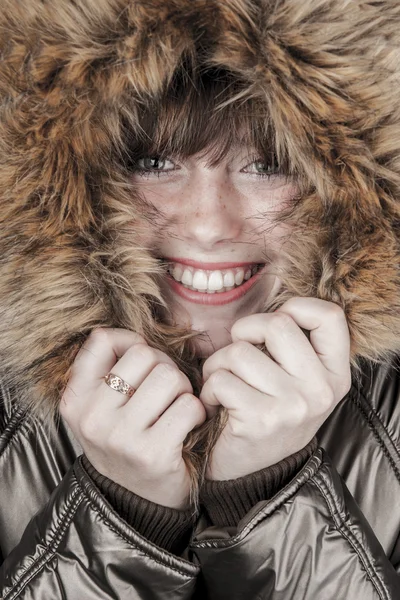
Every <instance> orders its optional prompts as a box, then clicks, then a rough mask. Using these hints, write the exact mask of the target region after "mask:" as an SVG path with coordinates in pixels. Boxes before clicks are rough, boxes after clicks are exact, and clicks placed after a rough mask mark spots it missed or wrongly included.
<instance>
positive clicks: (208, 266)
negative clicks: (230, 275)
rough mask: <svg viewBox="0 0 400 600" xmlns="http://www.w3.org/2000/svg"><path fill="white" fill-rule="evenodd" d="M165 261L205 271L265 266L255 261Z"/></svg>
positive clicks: (178, 259) (166, 258)
mask: <svg viewBox="0 0 400 600" xmlns="http://www.w3.org/2000/svg"><path fill="white" fill-rule="evenodd" d="M164 260H166V261H168V262H174V263H181V264H183V265H188V267H194V268H195V269H204V270H209V271H213V270H217V269H233V268H234V267H249V266H253V265H259V264H263V263H262V262H261V261H253V262H213V263H210V262H199V261H197V260H192V259H190V258H174V257H170V256H166V257H165V258H164Z"/></svg>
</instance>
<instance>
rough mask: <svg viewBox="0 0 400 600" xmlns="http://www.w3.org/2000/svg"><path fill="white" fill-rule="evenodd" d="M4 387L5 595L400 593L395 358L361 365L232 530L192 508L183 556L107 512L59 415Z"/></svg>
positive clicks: (292, 598)
mask: <svg viewBox="0 0 400 600" xmlns="http://www.w3.org/2000/svg"><path fill="white" fill-rule="evenodd" d="M3 396H4V397H5V412H4V413H3V415H2V430H1V437H0V443H1V446H0V452H1V454H0V469H1V470H0V475H1V482H2V485H1V488H0V531H1V539H0V544H1V553H2V556H3V558H4V563H3V565H2V567H1V575H0V590H1V597H2V599H3V600H14V599H16V598H23V599H24V600H28V599H29V600H30V599H35V600H38V599H39V598H40V599H47V598H48V599H50V598H51V599H56V598H60V599H61V598H67V599H68V600H73V599H75V598H85V599H88V600H89V599H90V600H91V599H93V600H99V599H106V598H107V599H108V598H121V599H122V598H127V599H128V598H138V599H139V598H140V599H143V600H147V599H160V600H161V599H165V598H174V599H189V598H201V599H203V598H204V599H207V598H208V599H210V600H225V599H227V598H229V599H232V600H235V599H241V600H244V599H250V598H251V599H254V600H255V599H261V598H262V599H268V600H278V599H279V600H306V599H307V600H315V599H316V598H318V599H324V600H325V599H326V600H328V599H334V598H338V599H339V598H340V599H349V600H350V599H351V600H358V599H359V600H370V599H371V600H372V599H379V600H384V599H385V600H396V599H398V598H400V502H399V498H400V365H399V364H396V363H394V364H392V365H383V364H382V365H378V366H373V367H372V366H371V365H367V364H366V365H365V369H364V376H363V380H362V384H361V385H359V384H356V383H355V384H354V385H353V386H352V389H351V391H350V392H349V394H348V395H347V397H346V398H345V399H344V400H343V401H342V402H341V403H340V405H339V406H338V407H337V408H336V410H335V411H334V413H333V414H332V415H331V417H330V418H329V419H328V420H327V421H326V423H325V424H324V426H323V427H322V429H321V431H320V432H319V435H318V439H319V444H320V447H319V448H318V449H317V451H316V452H315V453H314V455H313V456H312V457H311V458H310V460H309V461H308V463H307V464H306V465H305V466H304V468H303V469H302V470H301V472H300V473H298V475H297V476H296V477H295V478H294V479H293V480H292V481H291V482H290V483H289V484H288V485H287V486H286V487H285V488H284V489H282V490H281V491H280V492H279V493H278V494H277V495H276V496H275V497H274V498H272V499H271V500H269V501H265V502H260V503H258V504H257V505H256V506H254V507H253V509H252V510H251V511H250V512H249V513H248V514H247V515H246V516H245V517H244V518H243V519H242V520H241V521H240V523H239V524H238V526H237V529H233V528H218V527H213V526H210V525H209V523H207V519H206V517H205V516H204V515H201V516H200V518H199V520H198V522H197V525H196V527H195V530H194V531H193V535H192V538H191V541H190V544H189V547H188V548H187V549H186V550H185V552H184V553H183V554H182V555H181V556H179V557H178V556H175V555H172V554H169V553H168V552H166V551H164V550H162V549H160V548H158V547H157V546H155V545H154V544H152V543H150V542H148V541H147V540H146V539H144V538H142V537H141V536H140V535H139V534H138V533H137V532H135V530H134V529H132V528H131V527H130V526H129V525H127V524H126V522H124V521H123V519H121V518H120V517H119V515H118V514H116V513H115V511H113V509H112V508H111V507H110V506H109V505H108V503H107V502H106V501H105V500H104V498H103V497H102V496H101V495H100V494H99V493H98V492H97V490H96V488H95V486H94V485H93V483H92V482H91V480H90V479H89V478H88V477H87V475H86V474H85V472H84V470H83V469H82V467H81V465H80V459H79V452H80V450H79V447H78V446H77V444H76V441H74V440H73V438H72V437H71V435H70V433H69V432H68V431H67V429H66V428H65V427H64V425H63V424H62V423H61V424H60V427H59V429H58V431H57V432H54V433H53V434H50V433H49V431H46V428H44V427H43V426H41V425H40V424H34V423H33V422H32V420H31V419H30V418H29V417H26V416H25V417H24V416H23V415H22V414H21V411H19V410H18V409H17V408H16V403H15V399H14V400H13V398H11V397H8V398H7V397H6V390H3Z"/></svg>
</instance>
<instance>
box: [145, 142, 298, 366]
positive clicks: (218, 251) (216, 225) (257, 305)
mask: <svg viewBox="0 0 400 600" xmlns="http://www.w3.org/2000/svg"><path fill="white" fill-rule="evenodd" d="M207 158H208V157H207V153H202V155H201V156H199V155H195V156H192V157H189V158H187V159H185V160H181V161H177V160H174V159H173V158H163V159H161V158H160V157H157V156H148V157H142V158H140V159H138V161H137V167H136V169H137V170H136V172H135V173H134V175H133V179H134V183H135V186H136V187H137V189H138V190H139V191H140V193H141V195H142V197H143V198H144V199H145V200H146V201H147V202H148V203H150V204H151V205H152V206H153V207H154V208H155V209H156V210H157V212H158V214H159V218H158V219H157V221H156V222H153V225H151V224H149V226H148V231H147V239H146V240H143V241H145V243H146V245H147V246H148V247H149V248H152V249H153V252H154V253H155V255H156V256H157V257H158V258H160V259H162V260H164V261H166V262H167V263H169V274H167V275H166V276H165V278H164V279H163V281H162V283H161V285H162V291H163V293H164V297H165V298H166V300H167V303H168V306H169V307H170V314H169V315H168V320H169V321H170V323H171V324H176V325H186V326H190V327H191V328H192V329H193V330H196V331H203V332H205V333H206V336H204V337H202V338H198V339H197V345H198V352H199V355H201V356H208V355H209V354H211V353H212V352H214V351H216V350H217V349H219V348H221V347H223V346H226V345H227V344H229V343H230V342H231V338H230V333H229V332H230V329H231V327H232V325H233V323H234V322H235V321H236V320H237V319H239V318H241V317H244V316H246V315H250V314H253V313H257V312H261V310H262V306H263V305H264V304H265V301H266V299H267V298H270V297H271V296H273V295H275V294H276V293H277V291H278V290H279V287H280V280H279V277H278V276H277V274H276V273H277V266H278V264H279V250H280V247H281V245H282V242H283V241H284V236H285V234H287V230H286V229H285V226H284V225H283V224H275V223H274V217H275V215H276V213H277V211H279V210H281V209H282V208H283V207H284V206H285V205H286V204H287V202H288V200H290V198H292V197H293V195H294V194H295V192H296V188H295V186H294V184H293V182H291V181H289V180H288V178H287V177H286V176H285V175H282V174H280V173H279V172H277V169H276V166H274V165H268V164H266V162H265V161H264V160H263V158H262V157H260V156H259V155H257V153H256V151H255V150H254V148H250V147H240V148H238V147H237V148H233V149H232V150H231V151H230V152H229V153H228V154H227V155H226V156H225V157H224V158H223V159H222V160H220V161H219V163H218V165H217V166H211V165H210V164H209V163H208V161H207Z"/></svg>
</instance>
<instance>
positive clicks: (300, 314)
mask: <svg viewBox="0 0 400 600" xmlns="http://www.w3.org/2000/svg"><path fill="white" fill-rule="evenodd" d="M276 312H283V313H285V314H287V315H289V316H290V317H292V319H293V320H294V321H295V322H296V323H297V325H298V326H299V327H301V328H303V329H305V330H308V331H310V344H311V346H312V347H313V349H314V352H315V354H316V355H317V356H318V359H319V361H320V363H321V364H322V365H323V366H324V367H325V369H327V370H328V371H329V372H331V373H333V374H335V375H338V376H343V374H347V372H348V370H349V363H350V336H349V329H348V325H347V321H346V318H345V315H344V312H343V311H342V309H341V308H340V307H339V306H338V305H337V304H334V303H333V302H326V301H325V300H320V299H319V298H297V297H296V298H291V299H290V300H288V301H287V302H285V304H283V305H282V306H281V308H279V309H278V311H276ZM253 316H256V315H251V316H250V317H244V319H240V320H239V321H237V322H236V323H235V324H234V326H233V328H232V329H233V330H234V337H235V336H237V335H238V334H239V335H241V336H242V337H243V333H244V331H243V330H244V328H245V327H246V329H247V324H246V323H245V322H244V321H245V319H250V318H251V317H253ZM242 321H243V322H242ZM250 337H251V339H249V336H247V337H246V339H247V340H248V341H251V342H252V343H262V342H264V343H265V341H264V339H263V338H262V335H260V332H257V328H256V327H252V329H251V336H250ZM232 339H233V338H232Z"/></svg>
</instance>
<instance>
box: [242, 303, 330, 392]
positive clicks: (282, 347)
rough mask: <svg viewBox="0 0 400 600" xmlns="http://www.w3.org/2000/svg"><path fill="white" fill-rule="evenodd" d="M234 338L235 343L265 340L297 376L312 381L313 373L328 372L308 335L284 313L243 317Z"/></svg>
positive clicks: (283, 367) (284, 367)
mask: <svg viewBox="0 0 400 600" xmlns="http://www.w3.org/2000/svg"><path fill="white" fill-rule="evenodd" d="M231 337H232V340H235V342H236V340H246V341H247V342H251V343H253V344H255V343H264V344H265V346H266V348H267V350H268V352H269V353H270V355H271V356H272V358H273V359H274V360H275V361H276V362H277V363H278V365H279V366H280V367H281V370H283V371H284V372H286V373H287V374H288V375H290V376H292V377H296V378H297V379H300V380H309V379H310V377H312V376H313V375H314V377H315V376H316V375H318V374H322V373H324V372H325V369H324V367H323V365H322V364H321V362H320V360H319V358H318V356H317V354H316V353H315V351H314V348H313V347H312V345H311V344H310V342H309V341H308V339H307V337H306V336H305V334H304V333H303V331H302V330H301V329H300V327H299V326H298V325H297V323H296V322H295V321H294V319H293V318H292V317H291V315H289V314H287V313H285V312H278V311H275V312H273V313H266V314H257V315H249V316H248V317H244V318H243V319H240V320H239V321H237V322H236V323H235V324H234V325H233V327H232V330H231ZM236 343H238V342H236ZM242 343H244V342H242ZM260 376H261V377H262V373H261V374H260Z"/></svg>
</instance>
